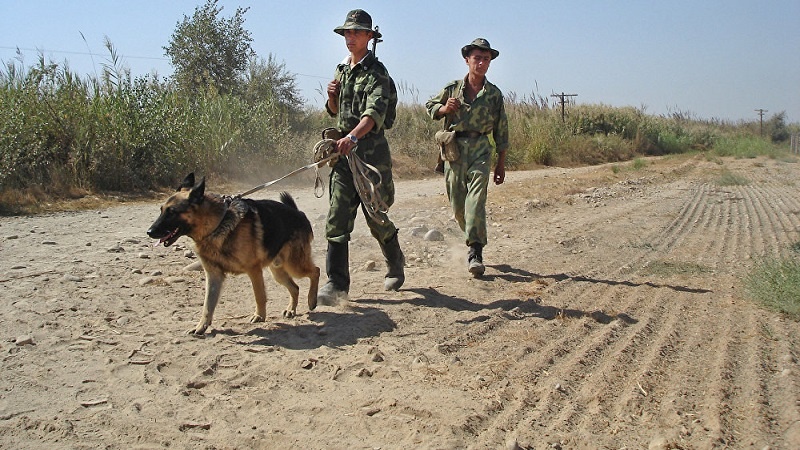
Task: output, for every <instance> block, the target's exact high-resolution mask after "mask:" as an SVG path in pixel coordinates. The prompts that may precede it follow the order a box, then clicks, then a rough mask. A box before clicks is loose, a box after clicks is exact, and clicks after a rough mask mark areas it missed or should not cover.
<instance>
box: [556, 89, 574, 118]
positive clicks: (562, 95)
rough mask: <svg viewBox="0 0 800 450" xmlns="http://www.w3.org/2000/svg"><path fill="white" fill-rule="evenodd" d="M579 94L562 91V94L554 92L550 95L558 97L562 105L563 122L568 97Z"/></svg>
mask: <svg viewBox="0 0 800 450" xmlns="http://www.w3.org/2000/svg"><path fill="white" fill-rule="evenodd" d="M577 96H578V94H565V93H564V92H561V93H560V94H552V95H551V96H550V97H558V98H559V101H558V103H559V104H560V105H561V122H564V105H565V104H566V103H567V100H566V98H567V97H577Z"/></svg>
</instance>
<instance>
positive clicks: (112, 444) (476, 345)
mask: <svg viewBox="0 0 800 450" xmlns="http://www.w3.org/2000/svg"><path fill="white" fill-rule="evenodd" d="M612 167H613V166H612V165H605V166H599V167H592V168H580V169H552V168H551V169H543V170H536V171H527V172H511V173H509V174H508V178H507V182H506V184H504V185H502V186H499V187H498V186H491V187H490V192H489V211H490V215H491V219H490V230H489V235H490V244H489V246H488V247H487V248H486V250H485V254H484V256H485V261H486V263H487V272H486V276H485V277H484V278H483V279H473V278H471V277H470V276H469V274H468V273H467V270H466V262H465V256H466V247H465V246H464V245H463V238H462V237H461V236H460V234H459V232H458V231H457V226H456V225H455V223H454V222H453V221H452V220H451V219H450V213H449V209H448V207H447V203H446V198H445V195H444V188H443V181H442V179H441V178H433V177H432V178H431V179H428V180H422V181H399V182H398V183H397V192H398V199H397V202H396V204H395V205H394V206H393V207H392V209H391V211H390V213H391V216H392V218H393V220H394V221H395V222H396V224H397V225H398V227H400V229H401V231H400V233H401V243H402V246H403V249H404V251H405V253H406V257H407V267H406V275H407V280H406V284H405V286H404V287H403V289H402V290H401V291H399V292H391V293H387V292H384V291H383V290H382V286H383V273H384V265H383V261H382V257H381V255H380V251H379V248H378V245H377V243H376V242H375V241H374V240H373V239H372V238H371V237H370V236H369V234H368V231H367V228H366V226H365V225H364V222H363V219H362V218H360V217H359V219H358V222H357V225H356V231H355V233H354V239H353V242H352V246H351V267H352V276H353V286H352V290H351V301H350V302H349V303H348V304H346V305H340V306H337V307H325V306H320V307H318V308H317V310H315V311H313V312H310V313H309V312H308V311H307V308H306V306H305V305H304V304H303V302H302V301H301V303H300V307H299V308H298V313H299V316H298V317H295V318H292V319H285V318H283V317H282V315H281V312H282V310H283V308H284V306H285V303H286V300H287V294H286V291H285V290H284V289H283V288H281V287H279V286H278V285H276V284H275V283H274V282H273V281H272V279H271V278H269V274H268V272H267V281H268V294H269V298H270V300H269V302H268V304H267V308H268V317H267V321H266V323H259V324H250V323H248V321H247V319H248V317H249V315H250V314H251V312H252V310H253V300H252V293H251V290H250V285H249V282H248V280H247V278H246V277H245V276H240V277H233V278H229V280H228V282H227V284H226V286H225V289H224V290H223V293H222V301H221V303H220V305H219V307H218V309H217V315H216V317H215V322H214V324H213V326H212V329H211V330H210V331H209V332H208V333H207V335H206V336H205V337H204V338H197V337H192V336H189V335H187V334H186V331H187V330H189V329H190V328H192V327H194V325H195V323H196V321H197V320H198V318H199V314H200V308H201V304H202V297H203V288H204V277H203V272H202V271H193V270H186V268H187V266H190V265H192V263H194V262H196V259H193V256H192V252H191V251H190V249H191V242H190V241H189V240H188V239H187V238H181V239H180V240H179V241H178V242H177V245H176V246H175V247H177V248H173V247H170V248H167V249H165V248H163V247H158V248H153V246H152V242H151V241H150V240H149V239H148V238H147V236H146V234H145V231H146V229H147V227H148V226H149V225H150V223H151V222H152V221H153V220H154V219H155V217H156V216H157V214H158V208H159V203H156V202H153V203H128V204H121V205H119V206H114V207H110V208H106V209H103V210H94V211H85V212H70V213H58V214H49V215H43V216H36V217H3V218H0V256H1V258H0V289H2V290H1V291H0V299H1V300H0V330H1V331H0V333H2V335H1V336H2V339H0V355H2V358H1V359H0V361H2V363H0V447H2V448H17V449H22V448H74V449H81V448H203V449H250V448H302V449H358V448H365V449H379V448H380V449H409V448H415V449H416V448H436V449H456V448H476V449H482V448H488V449H495V448H533V449H543V448H555V449H575V448H579V449H583V448H613V449H622V448H626V449H642V448H651V449H667V448H677V449H705V448H732V449H740V448H747V449H749V448H755V449H783V448H787V449H788V448H800V368H798V365H797V358H798V347H797V345H798V340H800V334H799V333H798V332H799V331H800V324H798V323H797V322H794V321H792V320H787V319H785V318H782V317H781V316H780V315H778V314H776V313H773V312H768V311H765V310H763V309H761V308H759V307H757V306H755V305H754V304H752V303H751V302H750V301H749V300H748V299H747V297H746V295H745V291H744V288H743V285H742V279H743V277H744V276H745V275H746V274H747V273H748V271H749V270H750V268H752V267H753V265H754V264H755V263H757V262H758V261H760V260H761V259H762V258H764V257H776V256H778V257H780V256H788V255H789V254H790V253H791V252H792V250H791V245H792V244H794V243H796V242H797V241H798V231H800V196H798V194H797V180H799V179H800V164H798V163H793V162H781V161H775V160H769V159H745V160H734V159H722V160H715V161H709V160H706V159H704V158H702V157H692V158H689V157H687V158H656V159H649V160H647V167H645V168H643V169H638V170H634V168H632V167H631V165H630V164H619V165H617V166H616V167H617V168H618V169H620V170H612ZM724 172H727V173H733V174H737V175H740V176H742V177H745V178H746V179H747V180H749V181H750V183H749V184H747V185H741V186H720V185H719V184H717V183H715V179H718V177H719V176H720V174H722V173H724ZM208 189H209V190H211V191H214V190H215V189H214V186H209V187H208ZM281 189H286V187H285V186H281ZM288 190H290V191H291V192H292V194H293V195H294V197H295V198H296V200H297V203H298V205H299V206H300V208H301V209H303V210H304V211H306V213H307V215H308V217H309V218H310V219H311V222H312V223H313V224H314V230H315V233H316V236H317V239H316V240H315V243H314V251H315V259H316V261H317V264H318V265H320V266H321V267H323V271H324V259H325V258H324V247H325V243H324V239H323V238H322V236H323V225H324V224H323V222H324V220H323V218H324V214H325V212H326V210H327V209H326V200H325V199H317V198H315V197H314V195H313V192H312V189H311V187H310V186H309V185H307V184H303V185H292V186H289V188H288ZM216 192H219V191H216ZM226 193H232V192H226ZM255 197H256V198H259V197H265V198H277V190H275V191H262V192H260V193H258V194H256V195H255ZM431 229H435V230H438V231H440V232H441V233H442V234H443V236H444V239H443V240H425V238H424V231H425V230H431ZM373 265H374V266H375V267H374V268H372V266H373ZM323 281H324V276H323ZM307 286H308V283H307V280H303V281H302V282H301V289H302V290H306V289H307Z"/></svg>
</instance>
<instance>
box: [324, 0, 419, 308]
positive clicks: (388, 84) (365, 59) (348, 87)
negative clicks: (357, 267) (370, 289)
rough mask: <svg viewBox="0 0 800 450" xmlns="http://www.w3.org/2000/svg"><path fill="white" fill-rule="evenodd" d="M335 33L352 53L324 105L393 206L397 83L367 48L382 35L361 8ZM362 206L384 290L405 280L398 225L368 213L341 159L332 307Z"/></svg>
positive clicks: (342, 145) (334, 184) (333, 193)
mask: <svg viewBox="0 0 800 450" xmlns="http://www.w3.org/2000/svg"><path fill="white" fill-rule="evenodd" d="M333 31H334V32H336V33H338V34H340V35H342V36H344V38H345V43H346V45H347V48H348V50H349V51H350V55H349V56H348V57H347V58H345V60H344V61H342V62H341V63H340V64H339V65H338V66H336V72H335V76H334V80H333V81H331V82H330V83H329V84H328V87H327V93H328V101H327V103H326V105H325V107H326V109H327V111H328V114H330V115H331V116H333V117H336V119H337V120H336V128H338V129H339V131H340V132H341V135H342V136H344V137H342V138H340V139H338V140H337V142H336V150H337V152H338V153H339V154H341V155H349V154H350V153H351V152H354V153H355V154H357V155H358V156H359V157H360V158H361V159H362V160H363V161H364V162H365V163H367V164H370V165H372V166H374V167H375V168H377V169H378V171H379V172H380V174H381V177H382V183H381V185H380V196H381V198H382V200H383V201H384V203H385V204H386V205H388V206H391V205H392V203H394V182H393V180H392V158H391V154H390V152H389V143H388V142H387V141H386V137H385V136H384V130H385V129H386V128H389V127H391V126H392V124H393V122H394V118H395V109H394V107H395V105H396V104H397V91H396V89H392V87H393V86H394V85H393V82H392V81H391V79H390V78H389V73H388V72H387V70H386V67H384V65H383V64H382V63H381V62H380V61H378V59H377V58H376V57H375V55H374V54H373V53H372V52H371V51H369V49H368V44H369V42H370V40H373V39H380V37H381V34H380V33H379V32H378V31H377V29H375V30H373V29H372V18H371V17H370V15H369V14H367V13H366V12H365V11H363V10H360V9H356V10H353V11H350V12H349V13H348V14H347V17H346V19H345V22H344V25H342V26H340V27H336V28H335V29H334V30H333ZM373 181H375V180H373ZM359 206H361V208H362V212H363V214H364V218H365V219H366V221H367V226H368V227H369V230H370V233H371V234H372V236H373V237H374V238H375V239H376V240H377V241H378V243H379V244H380V247H381V251H382V252H383V255H384V257H385V259H386V264H387V267H388V271H387V273H386V276H385V278H384V288H385V289H386V290H397V289H399V288H400V286H402V285H403V282H404V281H405V275H404V270H403V267H404V265H405V259H404V257H403V252H402V251H401V249H400V244H399V242H398V239H397V231H398V230H397V228H396V227H395V226H394V223H392V221H391V220H389V217H388V216H387V215H386V213H385V212H379V213H378V216H379V218H380V219H381V220H376V219H375V218H373V217H371V216H370V215H369V214H367V212H366V210H364V205H363V203H362V200H361V198H360V197H359V194H358V191H357V190H356V186H355V184H354V181H353V173H352V172H351V170H350V167H349V165H348V162H347V160H346V159H345V158H344V157H342V158H339V159H338V161H337V162H336V164H335V165H334V166H333V170H332V171H331V176H330V210H329V211H328V218H327V224H326V227H325V238H326V239H327V240H328V251H327V257H326V271H327V274H328V282H327V283H326V284H325V285H324V286H322V288H321V289H320V290H319V296H318V300H319V302H320V303H321V304H328V305H332V304H336V303H338V302H339V301H340V300H343V299H346V298H347V293H348V291H349V289H350V268H349V248H348V242H349V241H350V233H351V232H352V231H353V227H354V222H355V218H356V214H357V211H358V207H359Z"/></svg>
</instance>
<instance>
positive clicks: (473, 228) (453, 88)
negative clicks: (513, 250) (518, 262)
mask: <svg viewBox="0 0 800 450" xmlns="http://www.w3.org/2000/svg"><path fill="white" fill-rule="evenodd" d="M499 54H500V52H498V51H497V50H495V49H493V48H492V47H491V46H490V45H489V42H488V41H487V40H486V39H483V38H478V39H475V40H474V41H472V43H470V44H469V45H465V46H464V47H463V48H462V49H461V56H463V57H464V61H465V62H466V64H467V67H468V68H469V72H468V73H467V76H465V77H464V78H463V79H458V80H455V81H452V82H450V83H449V84H447V85H446V86H445V87H444V89H442V90H441V92H439V93H438V94H437V95H435V96H434V97H432V98H431V99H430V100H428V102H427V103H426V104H425V107H426V109H427V110H428V114H430V116H431V117H432V118H433V119H434V120H439V119H441V118H443V117H446V122H445V123H446V124H448V126H447V128H448V131H455V132H456V141H457V143H458V149H459V151H460V157H459V159H457V160H456V161H449V162H446V163H445V182H446V185H447V196H448V198H449V199H450V206H451V207H452V209H453V213H454V215H455V218H456V221H457V222H458V225H459V226H460V227H461V230H462V231H464V236H465V238H466V244H467V246H468V247H469V250H468V252H467V268H468V270H469V272H470V273H471V274H472V275H473V276H475V277H479V276H482V275H483V273H484V271H485V270H486V268H485V267H484V265H483V247H484V246H485V245H486V242H487V238H486V191H487V189H488V186H489V165H490V164H491V160H492V143H491V141H490V140H489V134H491V135H492V137H493V140H494V149H495V151H496V152H497V164H496V165H495V167H494V183H495V184H502V183H503V181H504V180H505V175H506V170H505V164H506V150H507V149H508V118H507V117H506V112H505V106H504V105H503V93H502V92H501V91H500V89H498V88H497V86H495V85H493V84H492V83H490V82H489V81H488V80H487V79H486V71H487V70H489V64H490V62H491V61H492V60H493V59H495V58H497V56H498V55H499Z"/></svg>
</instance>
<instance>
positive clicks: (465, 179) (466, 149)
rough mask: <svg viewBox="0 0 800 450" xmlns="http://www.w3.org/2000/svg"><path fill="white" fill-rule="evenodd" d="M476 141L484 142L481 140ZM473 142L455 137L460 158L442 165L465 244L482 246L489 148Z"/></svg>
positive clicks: (484, 235) (489, 158)
mask: <svg viewBox="0 0 800 450" xmlns="http://www.w3.org/2000/svg"><path fill="white" fill-rule="evenodd" d="M478 139H486V138H485V137H482V138H478ZM475 140H476V139H470V138H458V141H459V142H458V147H459V150H460V151H461V157H460V158H459V159H458V160H457V161H450V162H446V163H445V173H444V175H445V183H446V186H447V198H449V199H450V207H451V208H452V209H453V214H454V216H455V219H456V222H458V226H459V227H461V231H463V232H464V238H465V240H466V244H467V245H471V244H481V245H486V243H487V238H486V191H487V189H488V187H489V166H490V164H491V150H490V149H491V147H490V146H489V145H488V141H487V145H475V144H476V143H475V142H470V141H475Z"/></svg>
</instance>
